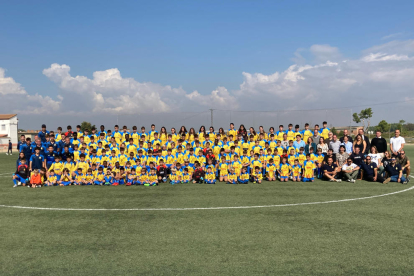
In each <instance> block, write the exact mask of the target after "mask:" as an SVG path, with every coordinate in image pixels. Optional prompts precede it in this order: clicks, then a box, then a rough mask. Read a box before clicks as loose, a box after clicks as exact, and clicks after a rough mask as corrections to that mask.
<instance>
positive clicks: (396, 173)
mask: <svg viewBox="0 0 414 276" xmlns="http://www.w3.org/2000/svg"><path fill="white" fill-rule="evenodd" d="M385 170H386V172H387V174H388V178H387V179H385V181H384V184H387V183H388V182H390V181H391V182H398V183H403V184H407V180H406V179H405V177H404V176H403V170H402V168H401V165H400V164H398V163H397V160H396V158H395V157H392V158H391V163H390V164H388V166H386V167H385Z"/></svg>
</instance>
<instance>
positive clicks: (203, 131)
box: [198, 126, 207, 144]
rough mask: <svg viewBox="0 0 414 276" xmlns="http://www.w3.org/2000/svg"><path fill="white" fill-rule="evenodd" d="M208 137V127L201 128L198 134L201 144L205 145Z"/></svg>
mask: <svg viewBox="0 0 414 276" xmlns="http://www.w3.org/2000/svg"><path fill="white" fill-rule="evenodd" d="M206 137H207V133H206V127H205V126H201V127H200V130H199V132H198V140H199V141H200V143H201V144H203V143H204V141H205V140H206Z"/></svg>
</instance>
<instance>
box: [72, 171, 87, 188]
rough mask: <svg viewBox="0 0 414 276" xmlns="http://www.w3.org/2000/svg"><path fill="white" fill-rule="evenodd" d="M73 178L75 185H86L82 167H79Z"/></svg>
mask: <svg viewBox="0 0 414 276" xmlns="http://www.w3.org/2000/svg"><path fill="white" fill-rule="evenodd" d="M73 180H74V181H73V185H84V184H85V178H84V175H83V173H82V169H81V168H78V169H77V170H76V172H75V175H74V177H73Z"/></svg>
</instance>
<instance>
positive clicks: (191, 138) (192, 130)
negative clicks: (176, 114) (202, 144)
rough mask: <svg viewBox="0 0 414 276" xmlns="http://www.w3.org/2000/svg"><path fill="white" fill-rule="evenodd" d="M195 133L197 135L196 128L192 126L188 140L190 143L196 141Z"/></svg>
mask: <svg viewBox="0 0 414 276" xmlns="http://www.w3.org/2000/svg"><path fill="white" fill-rule="evenodd" d="M194 135H196V132H195V129H194V128H193V127H192V128H190V130H189V131H188V133H187V137H188V138H187V140H188V142H189V143H192V142H194Z"/></svg>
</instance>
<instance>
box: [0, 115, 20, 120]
mask: <svg viewBox="0 0 414 276" xmlns="http://www.w3.org/2000/svg"><path fill="white" fill-rule="evenodd" d="M15 116H17V114H0V120H10V119H11V118H13V117H15Z"/></svg>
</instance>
